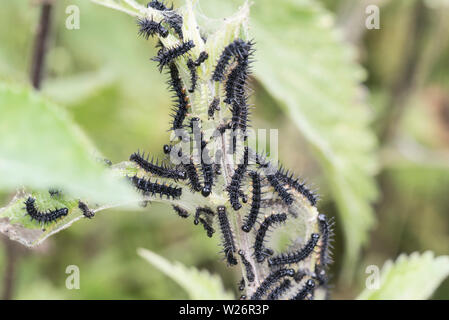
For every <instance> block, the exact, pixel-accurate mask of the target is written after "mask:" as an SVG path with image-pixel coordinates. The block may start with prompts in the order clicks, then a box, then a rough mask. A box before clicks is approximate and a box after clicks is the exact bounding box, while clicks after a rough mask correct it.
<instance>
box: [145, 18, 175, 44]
mask: <svg viewBox="0 0 449 320" xmlns="http://www.w3.org/2000/svg"><path fill="white" fill-rule="evenodd" d="M137 24H138V25H139V27H140V29H139V35H142V36H143V37H144V38H145V39H147V40H148V38H150V37H152V36H154V35H156V34H159V35H160V36H161V37H162V38H166V37H168V30H167V29H165V28H164V27H163V26H162V24H161V22H155V21H154V20H153V19H147V18H145V19H139V20H137Z"/></svg>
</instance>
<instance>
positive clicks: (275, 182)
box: [267, 174, 293, 205]
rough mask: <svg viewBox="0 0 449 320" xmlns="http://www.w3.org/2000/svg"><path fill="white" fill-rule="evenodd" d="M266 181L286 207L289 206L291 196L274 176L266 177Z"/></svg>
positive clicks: (291, 201) (291, 199)
mask: <svg viewBox="0 0 449 320" xmlns="http://www.w3.org/2000/svg"><path fill="white" fill-rule="evenodd" d="M267 180H268V182H269V183H270V184H271V186H272V187H273V188H274V190H275V191H276V192H277V193H278V194H279V197H281V199H282V201H284V203H285V204H286V205H291V204H292V203H293V197H292V195H291V194H290V193H288V191H287V190H286V189H285V188H284V186H283V183H282V182H281V181H280V179H279V178H278V177H277V176H276V175H275V174H269V175H267Z"/></svg>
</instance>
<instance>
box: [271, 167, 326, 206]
mask: <svg viewBox="0 0 449 320" xmlns="http://www.w3.org/2000/svg"><path fill="white" fill-rule="evenodd" d="M276 176H277V177H278V179H279V180H280V181H283V182H285V183H286V184H287V185H289V186H290V187H292V188H293V189H295V190H297V191H298V192H299V193H301V194H302V195H303V196H304V197H306V198H307V200H309V202H310V204H311V205H312V206H315V205H316V203H317V201H318V199H317V196H316V195H315V194H314V193H313V192H312V191H310V190H309V189H308V188H307V186H306V184H305V183H302V182H300V180H299V178H295V177H294V176H293V173H290V172H289V171H284V170H283V169H282V168H281V169H280V170H279V171H278V172H277V173H276Z"/></svg>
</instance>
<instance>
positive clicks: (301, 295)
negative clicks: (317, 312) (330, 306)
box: [292, 279, 315, 300]
mask: <svg viewBox="0 0 449 320" xmlns="http://www.w3.org/2000/svg"><path fill="white" fill-rule="evenodd" d="M314 289H315V281H313V280H312V279H309V280H307V281H306V284H305V285H304V287H302V288H301V289H300V290H299V292H298V293H297V294H296V295H295V296H294V297H293V299H292V300H305V299H307V298H308V297H309V296H312V297H311V298H313V291H314Z"/></svg>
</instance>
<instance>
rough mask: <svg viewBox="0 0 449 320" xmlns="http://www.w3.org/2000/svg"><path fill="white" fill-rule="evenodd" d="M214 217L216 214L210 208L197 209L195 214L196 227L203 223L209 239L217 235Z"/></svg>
mask: <svg viewBox="0 0 449 320" xmlns="http://www.w3.org/2000/svg"><path fill="white" fill-rule="evenodd" d="M202 215H203V216H205V218H202V217H201V216H202ZM214 216H215V212H213V211H212V210H211V209H209V208H197V209H196V212H195V220H193V223H194V224H195V225H197V224H198V223H200V222H201V224H202V225H203V228H204V230H206V232H207V236H208V237H209V238H211V237H212V236H213V234H214V233H215V229H214V228H213V227H212V224H213V217H214Z"/></svg>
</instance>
